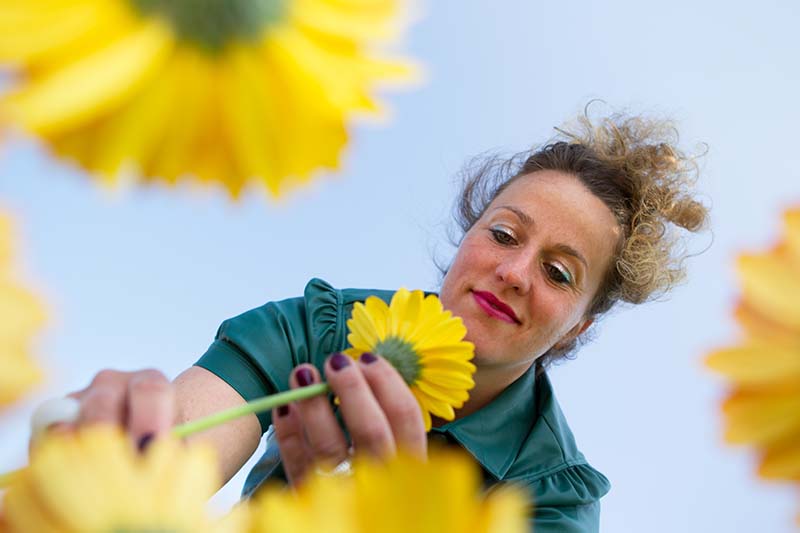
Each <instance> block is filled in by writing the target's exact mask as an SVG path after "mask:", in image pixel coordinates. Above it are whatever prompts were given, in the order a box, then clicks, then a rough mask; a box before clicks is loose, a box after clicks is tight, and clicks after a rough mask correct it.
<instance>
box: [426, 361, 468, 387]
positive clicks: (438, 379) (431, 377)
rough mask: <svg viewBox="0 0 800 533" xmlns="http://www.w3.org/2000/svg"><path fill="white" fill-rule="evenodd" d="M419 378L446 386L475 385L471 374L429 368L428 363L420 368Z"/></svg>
mask: <svg viewBox="0 0 800 533" xmlns="http://www.w3.org/2000/svg"><path fill="white" fill-rule="evenodd" d="M420 379H422V380H424V381H426V382H428V383H433V384H436V385H439V386H441V387H447V388H454V389H456V388H461V389H471V388H472V387H474V386H475V381H474V380H473V379H472V376H471V375H470V374H468V373H465V372H458V371H457V372H453V371H450V372H448V371H442V370H434V369H431V368H430V367H429V366H428V365H425V366H424V367H423V368H422V375H421V377H420Z"/></svg>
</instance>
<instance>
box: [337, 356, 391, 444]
mask: <svg viewBox="0 0 800 533" xmlns="http://www.w3.org/2000/svg"><path fill="white" fill-rule="evenodd" d="M325 376H326V377H327V378H328V384H330V386H331V389H332V390H333V392H334V393H335V394H336V395H337V396H338V397H339V402H340V407H339V409H340V411H341V413H342V417H343V418H344V424H345V426H347V430H348V431H349V432H350V438H351V439H352V440H353V447H354V448H355V449H356V451H358V452H365V453H368V454H370V455H374V456H376V457H387V456H390V455H393V454H394V453H395V451H396V447H395V442H394V437H393V436H392V428H391V426H390V425H389V421H388V420H387V419H386V415H385V414H384V413H383V410H382V409H381V407H380V405H378V401H377V400H376V399H375V396H374V395H373V394H372V391H371V390H370V388H369V385H368V384H367V381H366V379H365V378H364V375H363V374H362V373H361V370H360V369H359V368H358V366H357V365H356V364H355V361H353V360H352V359H351V358H349V357H347V356H346V355H344V354H341V353H337V354H334V355H332V356H331V357H329V358H328V361H327V362H326V363H325Z"/></svg>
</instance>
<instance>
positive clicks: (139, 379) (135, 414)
mask: <svg viewBox="0 0 800 533" xmlns="http://www.w3.org/2000/svg"><path fill="white" fill-rule="evenodd" d="M127 395H128V432H129V433H130V436H131V438H132V439H133V442H134V443H136V445H137V446H138V447H139V448H140V449H143V448H145V447H146V446H147V445H148V444H149V443H150V441H151V440H152V439H153V437H155V436H157V435H161V434H164V433H167V432H168V431H169V430H170V429H172V426H173V424H174V423H175V410H176V409H175V391H174V390H173V388H172V385H171V383H170V382H169V380H168V379H167V377H166V376H165V375H164V374H162V373H161V372H159V371H157V370H141V371H139V372H136V373H134V374H133V375H132V376H131V377H130V379H129V380H128V386H127Z"/></svg>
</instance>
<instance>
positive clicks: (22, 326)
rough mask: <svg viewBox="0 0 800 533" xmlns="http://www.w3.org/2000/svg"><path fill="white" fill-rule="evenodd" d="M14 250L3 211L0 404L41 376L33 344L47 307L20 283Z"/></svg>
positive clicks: (0, 219) (0, 230)
mask: <svg viewBox="0 0 800 533" xmlns="http://www.w3.org/2000/svg"><path fill="white" fill-rule="evenodd" d="M13 254H14V247H13V243H12V229H11V221H10V220H9V219H8V217H6V216H4V215H2V214H1V213H0V407H2V406H4V405H7V404H9V403H11V402H12V401H14V400H16V399H17V398H18V397H19V396H20V395H21V394H22V393H24V392H26V391H27V390H28V389H29V388H30V387H31V386H32V385H33V384H35V383H36V382H37V381H39V378H40V374H39V368H38V366H36V365H35V364H34V363H33V361H32V360H31V358H30V354H29V348H30V343H31V337H32V336H33V335H34V334H35V333H36V332H37V331H38V330H39V328H40V327H41V325H42V323H43V321H44V310H43V309H42V306H41V304H40V303H39V301H38V300H37V299H36V298H34V296H33V295H32V294H31V293H29V292H28V291H27V290H25V289H24V288H22V287H20V286H19V284H18V283H17V281H16V278H15V272H14V268H13V267H12V262H13V257H12V256H13Z"/></svg>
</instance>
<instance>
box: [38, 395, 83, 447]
mask: <svg viewBox="0 0 800 533" xmlns="http://www.w3.org/2000/svg"><path fill="white" fill-rule="evenodd" d="M80 412H81V402H79V401H78V400H76V399H75V398H51V399H49V400H46V401H44V402H42V403H41V404H39V407H37V408H36V409H35V410H34V411H33V415H31V438H32V439H33V440H36V439H38V438H39V437H40V436H41V434H42V433H44V432H45V431H46V430H47V428H49V427H50V426H52V425H53V424H58V423H66V424H71V423H72V422H75V421H76V420H78V415H79V414H80Z"/></svg>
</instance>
